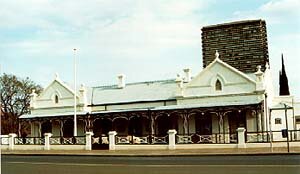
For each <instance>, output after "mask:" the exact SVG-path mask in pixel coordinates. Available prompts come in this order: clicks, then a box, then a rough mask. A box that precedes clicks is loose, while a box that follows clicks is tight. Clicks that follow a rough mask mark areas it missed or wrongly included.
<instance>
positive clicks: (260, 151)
mask: <svg viewBox="0 0 300 174" xmlns="http://www.w3.org/2000/svg"><path fill="white" fill-rule="evenodd" d="M1 154H3V155H74V156H78V155H80V156H82V155H87V156H128V157H129V156H199V155H275V154H276V155H277V154H287V148H273V152H271V151H270V148H246V149H195V150H116V151H109V150H92V151H84V150H64V151H62V150H34V151H33V150H14V151H7V150H4V151H1ZM289 154H298V155H300V147H297V148H295V147H293V148H291V149H290V153H289Z"/></svg>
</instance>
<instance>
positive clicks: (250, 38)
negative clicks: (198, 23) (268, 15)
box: [202, 20, 269, 73]
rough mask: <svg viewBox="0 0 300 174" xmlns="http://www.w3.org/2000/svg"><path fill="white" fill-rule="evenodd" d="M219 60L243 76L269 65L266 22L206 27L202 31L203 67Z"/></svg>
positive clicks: (254, 21)
mask: <svg viewBox="0 0 300 174" xmlns="http://www.w3.org/2000/svg"><path fill="white" fill-rule="evenodd" d="M216 50H218V52H219V54H220V59H221V60H223V61H224V62H226V63H228V64H229V65H231V66H233V67H235V68H237V69H239V70H240V71H242V72H245V73H253V72H256V70H257V66H258V65H261V66H262V70H264V69H265V64H266V62H269V55H268V42H267V30H266V22H265V21H264V20H247V21H238V22H232V23H224V24H217V25H211V26H206V27H203V28H202V54H203V67H206V66H207V65H209V64H210V63H211V62H212V61H213V60H214V59H215V51H216Z"/></svg>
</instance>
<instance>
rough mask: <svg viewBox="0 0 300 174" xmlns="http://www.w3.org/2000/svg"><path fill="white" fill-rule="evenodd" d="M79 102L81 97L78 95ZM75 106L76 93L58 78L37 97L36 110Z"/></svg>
mask: <svg viewBox="0 0 300 174" xmlns="http://www.w3.org/2000/svg"><path fill="white" fill-rule="evenodd" d="M77 99H78V100H79V96H78V95H77ZM73 105H74V91H73V90H72V89H71V88H70V87H69V86H68V85H66V84H65V83H64V82H62V81H61V80H60V79H59V78H58V77H56V78H55V79H54V80H53V81H52V82H51V83H50V85H49V86H48V87H46V88H45V89H44V91H43V92H42V93H41V94H40V95H39V96H38V97H37V99H36V107H35V108H49V107H62V106H73Z"/></svg>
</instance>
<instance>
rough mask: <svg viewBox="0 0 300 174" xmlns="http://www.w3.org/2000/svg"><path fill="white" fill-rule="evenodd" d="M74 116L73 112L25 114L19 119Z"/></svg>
mask: <svg viewBox="0 0 300 174" xmlns="http://www.w3.org/2000/svg"><path fill="white" fill-rule="evenodd" d="M86 114H88V112H76V115H86ZM72 115H74V112H64V113H51V114H25V115H22V116H20V117H19V118H21V119H27V118H46V117H64V116H65V117H66V116H72Z"/></svg>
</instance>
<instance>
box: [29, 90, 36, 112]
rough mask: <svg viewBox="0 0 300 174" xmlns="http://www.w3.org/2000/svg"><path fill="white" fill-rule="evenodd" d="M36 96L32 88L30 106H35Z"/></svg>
mask: <svg viewBox="0 0 300 174" xmlns="http://www.w3.org/2000/svg"><path fill="white" fill-rule="evenodd" d="M36 97H37V94H36V93H35V90H34V89H33V90H32V93H31V94H30V108H35V103H36Z"/></svg>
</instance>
